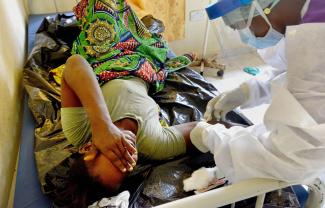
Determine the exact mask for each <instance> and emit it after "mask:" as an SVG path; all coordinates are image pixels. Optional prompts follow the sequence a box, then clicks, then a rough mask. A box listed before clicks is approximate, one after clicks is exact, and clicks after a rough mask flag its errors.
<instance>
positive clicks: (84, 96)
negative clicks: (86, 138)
mask: <svg viewBox="0 0 325 208" xmlns="http://www.w3.org/2000/svg"><path fill="white" fill-rule="evenodd" d="M62 83H63V85H62V107H78V106H83V107H84V108H85V110H86V112H87V115H88V117H89V119H90V123H91V128H92V136H93V137H92V140H93V143H94V145H95V146H96V147H97V148H98V149H99V150H100V151H101V152H102V153H103V154H104V155H105V156H106V157H107V158H108V159H109V160H110V161H111V162H112V163H113V164H114V165H115V166H116V167H117V168H119V169H120V170H121V171H125V170H126V168H127V167H128V164H135V161H134V160H133V159H132V157H131V156H130V155H132V154H133V153H134V152H135V151H136V150H135V148H134V147H133V146H132V145H130V144H129V143H128V142H126V137H135V136H134V134H133V133H132V132H130V131H121V130H120V129H118V128H117V127H116V126H115V125H114V124H113V123H112V120H111V118H110V115H109V112H108V109H107V107H106V103H105V101H104V98H103V95H102V92H101V90H100V87H99V85H98V82H97V80H96V78H95V76H94V73H93V70H92V68H91V66H90V65H89V64H88V62H87V61H86V60H85V59H84V58H83V57H81V56H79V55H73V56H71V57H70V58H69V59H68V60H67V63H66V68H65V70H64V72H63V80H62Z"/></svg>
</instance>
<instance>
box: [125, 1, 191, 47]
mask: <svg viewBox="0 0 325 208" xmlns="http://www.w3.org/2000/svg"><path fill="white" fill-rule="evenodd" d="M128 3H129V4H130V5H131V7H132V9H133V10H134V11H135V13H136V14H137V15H138V17H139V18H140V19H141V18H142V17H144V16H146V15H148V14H151V15H153V16H154V17H155V18H157V19H159V20H161V21H163V23H164V25H165V27H166V30H165V32H164V33H163V36H164V38H165V39H166V40H168V41H172V40H180V39H184V38H185V0H128Z"/></svg>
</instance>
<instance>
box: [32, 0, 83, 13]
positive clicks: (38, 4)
mask: <svg viewBox="0 0 325 208" xmlns="http://www.w3.org/2000/svg"><path fill="white" fill-rule="evenodd" d="M78 2H79V1H78V0H29V9H30V13H31V14H44V13H54V12H67V11H71V10H72V8H73V7H74V6H75V5H76V4H77V3H78Z"/></svg>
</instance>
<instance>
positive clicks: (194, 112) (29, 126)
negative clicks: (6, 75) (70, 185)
mask: <svg viewBox="0 0 325 208" xmlns="http://www.w3.org/2000/svg"><path fill="white" fill-rule="evenodd" d="M71 15H72V14H71V13H67V14H64V15H63V16H62V15H61V16H60V17H61V18H62V17H63V19H65V20H68V19H69V18H71ZM45 17H48V18H47V19H46V18H45ZM44 18H45V19H44ZM55 19H57V15H56V14H46V15H33V16H31V17H30V19H29V24H28V51H29V54H31V55H32V54H33V46H34V45H35V38H36V33H37V32H39V31H42V30H44V27H46V30H55V29H57V28H51V24H48V23H49V22H51V21H52V20H55ZM61 23H62V22H61ZM65 23H67V21H65ZM68 23H69V24H70V21H68ZM59 24H60V21H59ZM61 29H62V28H61ZM63 29H64V28H63ZM71 32H72V34H73V33H75V32H76V31H74V30H72V31H71ZM56 34H58V33H56ZM38 41H42V40H40V39H38ZM67 41H71V40H67ZM45 43H46V41H45ZM43 44H44V43H43ZM40 54H41V55H40V57H38V58H39V59H41V58H44V57H45V58H46V57H47V56H43V55H44V54H43V55H42V53H40ZM170 54H172V53H170ZM56 55H57V54H54V55H53V56H52V57H51V58H53V60H54V61H58V60H60V56H58V57H57V56H56ZM47 58H49V57H47ZM29 64H30V63H29ZM36 68H37V67H36ZM34 75H35V74H33V75H31V74H28V75H27V76H28V77H29V81H30V80H33V76H34ZM35 76H36V75H35ZM193 77H194V78H193ZM34 78H35V77H34ZM180 80H181V81H180ZM184 80H185V81H184ZM167 82H168V83H169V84H168V83H167V85H166V90H167V91H165V92H162V93H160V94H158V95H155V96H156V100H158V103H159V104H160V105H161V107H162V109H163V111H162V116H164V118H165V120H166V122H168V123H170V124H171V125H173V124H177V123H181V122H185V121H189V120H200V119H201V118H202V112H203V111H204V109H205V105H206V103H207V101H208V100H209V99H211V97H213V96H214V95H215V93H218V92H217V91H216V89H215V88H214V87H213V86H212V85H210V84H209V83H207V82H206V81H205V80H204V79H203V77H201V76H200V75H199V74H198V73H196V72H194V71H192V70H190V69H184V70H183V71H182V72H181V73H179V74H176V75H175V77H173V76H172V78H171V79H170V80H167ZM181 82H186V84H187V85H184V86H183V87H180V86H182V85H180V83H181ZM37 85H38V86H37V87H40V88H42V87H44V86H45V87H46V86H47V83H38V84H37ZM175 86H177V87H178V88H179V93H180V94H181V95H182V96H184V97H185V98H187V99H189V100H191V99H193V97H192V98H191V95H189V94H188V91H187V90H188V89H187V88H188V86H196V87H197V88H195V89H199V90H200V91H199V92H200V94H201V95H202V96H203V99H202V102H199V103H197V105H196V106H195V105H194V106H192V105H189V106H186V105H184V104H182V103H178V104H179V105H180V106H182V107H184V106H185V108H184V109H185V111H184V110H181V111H180V107H179V106H177V104H176V105H175V103H173V102H170V100H168V99H167V97H169V96H168V90H169V91H173V90H175ZM47 87H49V86H47ZM50 88H51V87H50ZM55 90H56V89H55V88H51V89H50V90H49V91H52V92H55ZM27 94H28V95H26V96H25V105H24V125H23V131H22V132H23V133H22V135H23V136H22V140H21V141H22V142H21V145H20V152H19V164H18V172H17V178H16V180H17V183H16V190H15V197H14V207H17V208H18V207H19V208H26V207H33V208H38V207H40V208H41V207H42V208H44V207H53V206H54V205H53V201H52V200H51V199H49V198H48V197H47V196H45V195H44V194H43V193H46V194H47V195H48V196H51V194H50V193H51V185H53V182H54V183H55V181H59V180H58V179H60V178H58V177H57V175H55V174H58V175H60V174H61V173H62V172H61V173H59V172H60V171H58V169H56V170H54V171H53V170H51V171H49V172H50V173H49V174H47V179H44V181H43V183H42V182H41V185H40V180H39V178H40V170H39V169H38V168H37V165H39V164H36V162H35V161H38V160H37V157H38V156H39V154H40V153H39V152H37V149H40V148H44V146H46V145H48V144H45V143H41V144H40V143H39V142H38V143H37V142H35V137H37V133H36V132H35V129H37V127H39V125H40V123H39V122H38V121H37V118H38V117H35V112H34V113H33V114H32V113H31V111H30V108H32V107H31V105H32V102H31V101H30V100H29V101H28V99H30V97H31V94H30V93H27ZM188 96H189V97H188ZM50 97H51V99H52V98H53V99H58V98H57V97H56V95H55V93H54V95H52V96H50ZM28 103H29V105H28ZM43 110H44V109H43ZM180 114H182V115H188V116H181V115H180ZM33 117H34V118H33ZM227 119H229V120H230V121H231V122H233V123H239V124H242V125H251V123H250V121H249V120H247V119H246V118H245V117H244V116H243V115H241V114H240V113H239V112H231V113H230V114H229V115H228V116H227ZM54 120H55V119H54ZM35 123H36V124H35ZM52 130H53V129H52ZM53 132H54V134H55V136H54V137H55V138H56V139H57V140H55V142H59V141H61V138H62V135H61V134H60V132H58V131H56V129H54V130H53ZM53 132H52V133H53ZM52 135H53V134H52ZM38 136H39V135H38ZM36 141H37V140H36ZM55 142H54V143H55ZM52 143H53V142H52ZM35 156H36V159H35ZM202 161H204V162H202ZM62 163H64V164H67V161H63V160H62V161H61V163H60V165H61V166H60V167H59V170H61V171H62V170H63V172H64V170H66V169H64V168H67V167H65V166H64V164H63V166H62ZM189 164H190V165H189ZM213 165H214V162H213V157H212V156H211V155H209V154H208V155H206V154H205V155H200V154H198V155H197V156H196V157H195V158H191V157H185V158H176V159H175V160H173V161H168V162H166V163H165V164H162V163H158V164H154V167H153V168H152V167H149V168H148V167H147V166H143V168H142V172H141V174H140V175H141V177H142V178H141V177H140V178H141V179H148V180H149V181H150V176H149V175H150V174H153V173H154V171H157V169H158V174H159V171H162V172H163V171H166V170H169V169H171V168H175V170H178V171H181V172H182V174H180V175H175V174H172V176H171V178H172V180H174V179H175V180H176V179H177V180H178V182H177V185H175V186H173V187H172V188H171V190H172V189H174V188H175V187H178V188H179V187H181V185H182V183H181V181H182V179H184V177H188V176H189V174H190V173H191V172H192V171H193V170H195V169H197V168H198V167H199V166H213ZM146 168H147V169H146ZM140 169H141V168H140ZM146 174H147V175H146ZM49 175H50V176H51V177H52V180H51V179H49V177H50V176H49ZM174 176H175V178H173V177H174ZM51 177H50V178H51ZM135 177H137V178H139V176H135ZM168 177H169V176H168ZM53 178H54V179H53ZM152 178H156V177H154V176H152V177H151V180H152ZM164 180H166V179H162V180H161V181H159V183H160V185H159V187H158V188H159V189H161V188H162V187H164V184H165V185H166V186H165V187H166V188H168V187H170V186H171V184H170V183H169V181H167V182H166V181H164ZM169 180H170V179H169ZM130 181H132V180H130ZM154 182H156V183H157V181H154ZM161 184H162V187H161ZM149 185H150V184H149ZM290 185H291V184H286V183H284V182H280V181H273V180H261V179H256V180H250V181H245V182H242V183H238V184H235V185H230V186H225V187H222V188H218V189H215V190H212V191H208V192H206V193H203V194H199V195H193V193H188V194H185V193H184V192H182V190H178V193H176V192H175V194H174V195H168V197H166V196H167V195H164V196H163V198H164V200H162V199H161V198H157V195H154V196H152V198H150V199H147V198H148V195H143V192H144V191H143V190H147V193H148V189H150V188H147V189H146V187H148V182H146V183H142V182H140V183H138V184H131V185H130V186H132V187H131V188H130V187H127V188H126V189H133V190H132V192H133V194H131V199H130V207H153V206H158V207H178V208H180V207H221V206H224V205H229V206H233V207H234V205H230V204H233V203H235V202H238V201H241V200H244V199H248V198H252V197H253V198H252V200H248V202H247V201H246V202H245V201H244V203H243V202H240V203H239V204H241V205H239V206H236V207H251V206H253V205H252V204H256V205H254V206H255V207H262V206H263V201H264V197H265V193H267V192H270V191H273V190H277V189H281V188H285V187H288V186H290ZM150 187H156V186H150ZM141 188H142V192H141V191H139V189H141ZM169 196H171V197H169ZM255 196H258V197H257V198H254V197H255ZM145 200H148V201H149V202H148V201H145ZM161 204H162V205H161ZM159 205H160V206H159ZM237 205H238V204H237ZM56 206H58V205H57V204H56Z"/></svg>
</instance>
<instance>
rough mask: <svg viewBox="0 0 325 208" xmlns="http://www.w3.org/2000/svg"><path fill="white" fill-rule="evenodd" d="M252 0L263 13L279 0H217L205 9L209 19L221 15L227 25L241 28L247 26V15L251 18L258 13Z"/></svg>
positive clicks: (268, 10)
mask: <svg viewBox="0 0 325 208" xmlns="http://www.w3.org/2000/svg"><path fill="white" fill-rule="evenodd" d="M253 1H255V2H256V3H258V4H259V5H260V6H261V8H263V9H264V13H266V14H268V13H270V11H271V9H272V8H273V7H274V6H275V5H276V4H277V3H278V2H279V1H280V0H218V1H217V2H215V3H213V4H211V5H209V6H208V7H207V8H206V11H207V13H208V16H209V19H210V20H211V21H213V20H215V19H217V18H218V17H222V19H223V21H224V23H225V24H226V25H227V26H229V27H231V28H232V29H236V30H242V29H245V28H246V27H247V26H249V25H248V24H249V22H248V21H249V19H250V18H249V17H251V19H252V18H254V17H255V16H258V15H260V13H259V12H258V11H257V10H256V9H255V7H253V4H252V2H253Z"/></svg>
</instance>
